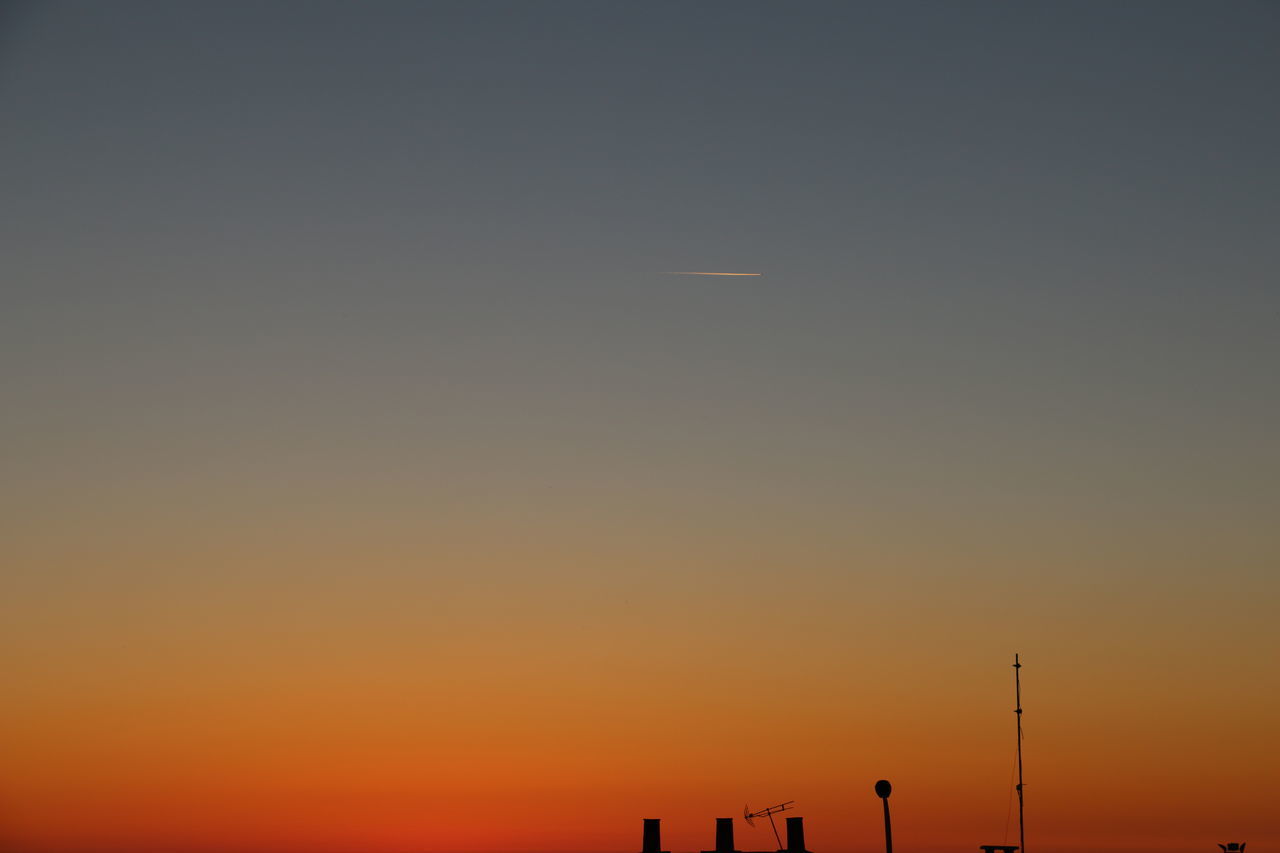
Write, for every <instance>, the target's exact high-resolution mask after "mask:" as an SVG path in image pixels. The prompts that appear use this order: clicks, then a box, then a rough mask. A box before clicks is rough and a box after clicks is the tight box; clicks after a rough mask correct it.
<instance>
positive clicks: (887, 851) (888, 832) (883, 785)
mask: <svg viewBox="0 0 1280 853" xmlns="http://www.w3.org/2000/svg"><path fill="white" fill-rule="evenodd" d="M892 793H893V786H892V785H890V784H889V780H888V779H881V780H880V781H879V782H877V783H876V796H877V797H879V798H880V799H881V801H882V802H883V803H884V853H893V828H892V827H891V826H890V825H889V795H890V794H892Z"/></svg>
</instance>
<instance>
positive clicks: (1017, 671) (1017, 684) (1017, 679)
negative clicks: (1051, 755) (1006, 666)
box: [885, 654, 1027, 853]
mask: <svg viewBox="0 0 1280 853" xmlns="http://www.w3.org/2000/svg"><path fill="white" fill-rule="evenodd" d="M1013 690H1014V696H1015V698H1016V699H1017V703H1018V707H1017V708H1015V709H1014V711H1013V713H1014V716H1016V717H1017V718H1018V844H1019V846H1020V848H1021V853H1027V833H1026V829H1025V827H1024V826H1023V822H1022V663H1021V662H1020V661H1019V660H1018V656H1017V655H1016V654H1015V655H1014V656H1013ZM885 806H886V808H887V807H888V803H886V804H885ZM888 817H889V815H888V812H887V811H886V812H885V819H886V820H888Z"/></svg>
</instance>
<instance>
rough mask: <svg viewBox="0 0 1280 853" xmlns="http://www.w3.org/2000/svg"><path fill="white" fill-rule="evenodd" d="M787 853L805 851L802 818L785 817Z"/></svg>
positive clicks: (803, 852)
mask: <svg viewBox="0 0 1280 853" xmlns="http://www.w3.org/2000/svg"><path fill="white" fill-rule="evenodd" d="M787 853H806V851H805V849H804V818H802V817H789V818H787Z"/></svg>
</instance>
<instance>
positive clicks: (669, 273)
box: [663, 272, 764, 275]
mask: <svg viewBox="0 0 1280 853" xmlns="http://www.w3.org/2000/svg"><path fill="white" fill-rule="evenodd" d="M663 275H764V273H762V272H668V273H663Z"/></svg>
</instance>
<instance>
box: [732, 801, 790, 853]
mask: <svg viewBox="0 0 1280 853" xmlns="http://www.w3.org/2000/svg"><path fill="white" fill-rule="evenodd" d="M795 807H796V801H795V800H787V801H786V802H785V803H778V804H777V805H776V806H769V807H768V808H766V809H760V811H758V812H753V811H751V807H750V806H743V807H742V819H743V820H745V821H746V822H747V826H751V827H754V826H755V825H756V818H758V817H767V818H769V826H770V827H771V828H772V829H773V837H774V840H775V841H777V842H778V849H779V850H781V849H782V836H780V835H778V825H777V824H776V823H774V822H773V816H774V815H776V814H777V813H778V812H785V811H786V810H787V809H794V808H795Z"/></svg>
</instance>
